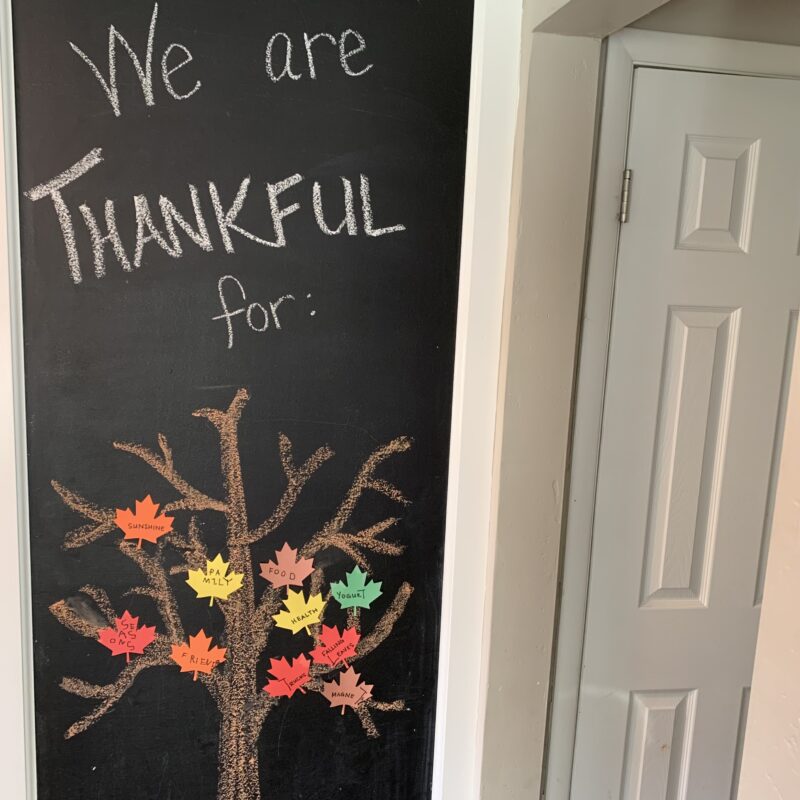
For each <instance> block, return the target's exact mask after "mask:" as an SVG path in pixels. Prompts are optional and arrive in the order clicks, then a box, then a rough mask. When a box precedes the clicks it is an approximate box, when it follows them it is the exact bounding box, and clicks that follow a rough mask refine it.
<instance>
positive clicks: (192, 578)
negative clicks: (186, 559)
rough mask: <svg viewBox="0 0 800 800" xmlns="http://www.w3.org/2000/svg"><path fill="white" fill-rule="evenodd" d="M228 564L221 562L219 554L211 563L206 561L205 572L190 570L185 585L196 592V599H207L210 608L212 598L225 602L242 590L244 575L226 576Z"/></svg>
mask: <svg viewBox="0 0 800 800" xmlns="http://www.w3.org/2000/svg"><path fill="white" fill-rule="evenodd" d="M229 566H230V564H229V563H228V562H227V561H223V560H222V554H221V553H220V554H219V555H218V556H217V557H216V558H215V559H214V560H213V561H206V571H205V572H203V570H201V569H190V570H189V578H188V579H187V581H186V583H188V584H189V586H191V587H192V589H194V590H195V591H196V592H197V597H198V598H202V597H209V598H211V599H210V600H209V601H208V604H209V605H210V606H213V605H214V598H215V597H216V598H217V599H219V600H227V599H228V598H229V597H230V596H231V595H232V594H233V593H234V592H236V591H238V590H239V589H241V588H242V578H244V574H243V573H240V572H231V573H230V574H228V567H229Z"/></svg>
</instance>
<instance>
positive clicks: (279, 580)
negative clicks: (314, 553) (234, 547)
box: [261, 542, 314, 589]
mask: <svg viewBox="0 0 800 800" xmlns="http://www.w3.org/2000/svg"><path fill="white" fill-rule="evenodd" d="M275 559H276V560H275V561H267V563H266V564H262V565H261V577H262V578H266V579H267V580H268V581H269V582H270V583H271V584H272V585H273V586H274V587H275V588H276V589H277V588H279V587H281V586H302V585H303V581H304V580H305V579H306V578H307V577H308V576H309V575H310V574H311V573H312V572H313V571H314V559H313V558H298V557H297V550H295V549H294V548H293V547H289V543H288V542H287V543H286V544H284V545H283V547H282V548H281V549H280V550H276V551H275Z"/></svg>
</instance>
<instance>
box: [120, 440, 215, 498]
mask: <svg viewBox="0 0 800 800" xmlns="http://www.w3.org/2000/svg"><path fill="white" fill-rule="evenodd" d="M158 442H159V445H160V448H161V455H160V456H159V455H158V454H157V453H154V452H153V451H152V450H150V449H148V448H147V447H145V446H144V445H141V444H129V443H128V442H114V447H115V448H116V449H117V450H121V451H122V452H123V453H130V454H131V455H134V456H136V457H137V458H140V459H141V460H142V461H144V463H145V464H147V465H148V466H150V467H152V468H153V469H154V470H155V471H156V472H157V473H158V474H159V475H160V476H161V477H162V478H164V480H166V481H167V482H168V483H169V484H170V485H171V486H172V487H173V488H174V489H175V490H176V491H177V492H179V493H180V495H181V499H180V500H175V501H173V502H172V503H167V504H166V505H165V506H164V508H163V511H164V512H165V513H166V512H170V511H220V512H222V513H223V514H224V513H225V504H224V503H223V502H221V501H220V500H214V499H213V498H211V497H209V496H208V495H207V494H205V493H203V492H201V491H200V490H199V489H195V487H194V486H192V485H191V484H190V483H189V482H188V481H186V480H185V479H184V478H183V477H181V475H180V474H179V473H178V471H177V470H176V469H175V464H174V463H173V460H172V450H170V448H169V446H168V444H167V440H166V438H165V437H164V436H163V435H162V434H159V435H158Z"/></svg>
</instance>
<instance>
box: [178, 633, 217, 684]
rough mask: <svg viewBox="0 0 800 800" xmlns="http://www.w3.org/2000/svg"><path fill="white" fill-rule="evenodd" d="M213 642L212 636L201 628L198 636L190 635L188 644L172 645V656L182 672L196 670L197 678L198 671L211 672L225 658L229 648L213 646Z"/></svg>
mask: <svg viewBox="0 0 800 800" xmlns="http://www.w3.org/2000/svg"><path fill="white" fill-rule="evenodd" d="M211 642H212V639H211V637H210V636H206V632H205V631H203V630H201V631H199V632H198V634H197V635H196V636H190V637H189V644H188V645H186V644H174V645H172V653H171V655H170V657H171V658H172V660H173V661H174V662H175V663H176V664H177V665H178V666H179V667H180V668H181V672H194V680H197V673H198V672H203V673H205V674H207V675H208V674H211V671H212V670H213V669H214V667H216V666H217V665H218V664H221V663H222V662H223V661H224V660H225V653H226V652H227V649H228V648H227V647H211Z"/></svg>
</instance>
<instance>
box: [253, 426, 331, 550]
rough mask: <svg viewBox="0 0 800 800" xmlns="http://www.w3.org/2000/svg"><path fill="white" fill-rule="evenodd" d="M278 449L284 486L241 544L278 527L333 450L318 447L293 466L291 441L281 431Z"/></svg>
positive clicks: (254, 541) (258, 538) (257, 538)
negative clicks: (271, 506)
mask: <svg viewBox="0 0 800 800" xmlns="http://www.w3.org/2000/svg"><path fill="white" fill-rule="evenodd" d="M278 449H279V451H280V456H281V466H282V467H283V472H284V474H285V475H286V488H285V489H284V492H283V496H282V497H281V499H280V500H279V501H278V505H277V506H276V507H275V510H274V511H273V512H272V514H271V515H270V516H269V518H268V519H265V520H264V522H262V523H261V524H260V525H259V526H258V527H257V528H256V529H255V530H254V531H251V532H250V533H248V535H247V537H246V538H245V541H244V542H243V544H246V545H251V544H255V543H256V542H258V541H260V540H261V539H263V538H264V537H265V536H268V535H269V534H270V533H272V532H273V531H274V530H276V529H277V528H279V527H280V526H281V525H282V524H283V522H284V520H285V519H286V517H287V516H288V514H289V512H290V511H291V510H292V508H294V504H295V503H296V502H297V498H298V497H299V496H300V493H301V492H302V491H303V489H304V487H305V485H306V484H307V483H308V481H309V480H310V478H311V476H312V475H313V474H314V473H315V472H316V471H317V470H318V469H319V468H320V467H321V466H322V465H323V464H324V463H325V462H326V461H327V460H328V459H329V458H332V457H333V455H334V453H333V450H331V448H330V447H328V446H327V445H326V446H325V447H320V448H319V449H318V450H316V452H314V453H313V454H312V455H311V457H310V458H308V459H307V460H306V462H305V463H304V464H302V465H301V466H300V467H299V468H298V467H297V466H295V463H294V457H293V455H292V443H291V441H290V439H289V437H288V436H285V435H284V434H282V433H281V434H279V436H278Z"/></svg>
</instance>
